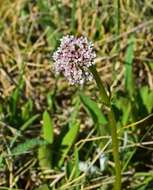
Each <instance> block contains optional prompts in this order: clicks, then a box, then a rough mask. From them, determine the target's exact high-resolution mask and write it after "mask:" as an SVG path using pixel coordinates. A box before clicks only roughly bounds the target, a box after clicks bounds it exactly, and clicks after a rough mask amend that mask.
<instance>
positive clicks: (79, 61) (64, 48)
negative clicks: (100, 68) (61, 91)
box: [53, 35, 96, 84]
mask: <svg viewBox="0 0 153 190" xmlns="http://www.w3.org/2000/svg"><path fill="white" fill-rule="evenodd" d="M60 41H61V43H60V46H59V47H58V49H57V51H56V52H54V54H53V60H54V61H55V63H54V69H55V72H56V73H57V74H58V73H63V75H64V76H65V78H67V79H68V81H69V82H70V83H71V84H83V83H85V82H86V81H90V80H92V74H91V73H90V72H89V70H88V68H89V67H90V66H92V65H94V59H95V57H96V53H95V51H94V49H93V44H92V43H91V42H89V41H88V40H87V38H86V37H84V36H81V37H75V36H72V35H67V36H64V37H63V38H62V39H61V40H60Z"/></svg>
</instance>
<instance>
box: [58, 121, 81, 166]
mask: <svg viewBox="0 0 153 190" xmlns="http://www.w3.org/2000/svg"><path fill="white" fill-rule="evenodd" d="M79 129H80V124H79V123H78V122H77V121H76V123H73V124H72V125H70V129H69V131H68V132H67V134H66V135H65V136H64V138H63V139H62V143H61V152H62V156H61V159H60V160H59V166H62V164H63V162H64V159H65V157H66V155H67V154H68V152H69V150H70V148H71V147H72V145H73V143H74V142H75V139H76V138H77V135H78V132H79Z"/></svg>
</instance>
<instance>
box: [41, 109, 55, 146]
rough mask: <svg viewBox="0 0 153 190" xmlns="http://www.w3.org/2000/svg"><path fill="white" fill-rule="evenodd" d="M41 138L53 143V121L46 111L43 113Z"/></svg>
mask: <svg viewBox="0 0 153 190" xmlns="http://www.w3.org/2000/svg"><path fill="white" fill-rule="evenodd" d="M43 138H44V139H45V140H46V141H47V142H48V143H50V144H52V143H53V138H54V132H53V121H52V119H51V117H50V115H49V113H48V112H47V111H45V112H44V113H43Z"/></svg>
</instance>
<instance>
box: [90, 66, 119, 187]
mask: <svg viewBox="0 0 153 190" xmlns="http://www.w3.org/2000/svg"><path fill="white" fill-rule="evenodd" d="M90 71H91V72H92V74H93V76H94V79H95V81H96V83H97V86H98V88H99V92H100V96H101V99H102V102H103V103H104V104H105V105H106V106H107V107H108V111H107V112H108V113H107V114H108V120H109V125H110V128H111V138H112V149H113V157H114V162H115V173H116V178H115V184H114V190H120V189H121V163H120V156H119V143H118V138H117V128H116V119H115V115H114V112H113V109H112V106H111V102H110V98H109V97H108V95H107V93H106V91H105V88H104V86H103V83H102V81H101V79H100V77H99V74H98V72H97V70H96V68H95V66H92V67H90Z"/></svg>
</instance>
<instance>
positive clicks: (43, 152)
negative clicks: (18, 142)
mask: <svg viewBox="0 0 153 190" xmlns="http://www.w3.org/2000/svg"><path fill="white" fill-rule="evenodd" d="M38 160H39V166H40V167H41V169H42V170H43V169H51V162H52V154H51V146H49V145H42V146H41V147H40V148H39V149H38Z"/></svg>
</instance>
